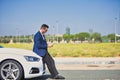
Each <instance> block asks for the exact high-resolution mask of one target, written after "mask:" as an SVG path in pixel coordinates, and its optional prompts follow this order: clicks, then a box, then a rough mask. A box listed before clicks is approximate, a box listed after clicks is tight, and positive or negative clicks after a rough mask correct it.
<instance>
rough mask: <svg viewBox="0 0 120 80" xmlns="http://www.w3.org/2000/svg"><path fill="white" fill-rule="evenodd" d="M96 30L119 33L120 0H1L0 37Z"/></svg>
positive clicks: (104, 32) (106, 33)
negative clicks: (45, 30) (43, 30)
mask: <svg viewBox="0 0 120 80" xmlns="http://www.w3.org/2000/svg"><path fill="white" fill-rule="evenodd" d="M42 24H47V25H49V27H50V28H49V31H48V33H47V34H65V32H66V31H65V29H66V27H70V32H71V34H76V33H80V32H89V30H92V31H93V32H98V33H101V34H102V35H108V34H111V33H114V32H115V26H116V32H117V33H118V34H120V0H0V36H9V35H31V34H35V33H36V32H37V31H38V30H39V29H40V26H41V25H42Z"/></svg>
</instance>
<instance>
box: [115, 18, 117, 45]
mask: <svg viewBox="0 0 120 80" xmlns="http://www.w3.org/2000/svg"><path fill="white" fill-rule="evenodd" d="M116 27H117V18H115V43H116V34H117V31H116Z"/></svg>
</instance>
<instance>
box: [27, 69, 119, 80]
mask: <svg viewBox="0 0 120 80" xmlns="http://www.w3.org/2000/svg"><path fill="white" fill-rule="evenodd" d="M59 72H60V74H62V75H63V76H64V77H65V78H66V79H65V80H120V70H60V71H59ZM50 77H51V76H50V75H49V73H48V72H47V73H46V75H44V76H42V77H37V78H32V79H26V80H54V79H51V78H50Z"/></svg>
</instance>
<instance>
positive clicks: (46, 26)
mask: <svg viewBox="0 0 120 80" xmlns="http://www.w3.org/2000/svg"><path fill="white" fill-rule="evenodd" d="M41 28H49V26H48V25H47V24H42V25H41Z"/></svg>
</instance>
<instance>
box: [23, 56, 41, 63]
mask: <svg viewBox="0 0 120 80" xmlns="http://www.w3.org/2000/svg"><path fill="white" fill-rule="evenodd" d="M24 57H25V59H26V60H27V61H29V62H38V61H40V59H39V58H37V57H33V56H24Z"/></svg>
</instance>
